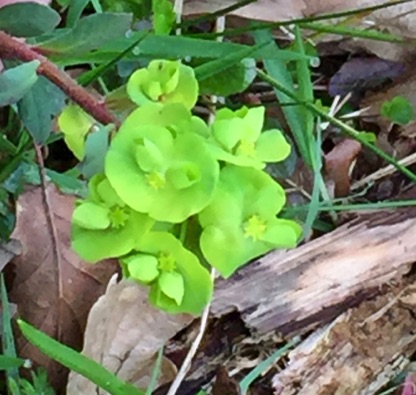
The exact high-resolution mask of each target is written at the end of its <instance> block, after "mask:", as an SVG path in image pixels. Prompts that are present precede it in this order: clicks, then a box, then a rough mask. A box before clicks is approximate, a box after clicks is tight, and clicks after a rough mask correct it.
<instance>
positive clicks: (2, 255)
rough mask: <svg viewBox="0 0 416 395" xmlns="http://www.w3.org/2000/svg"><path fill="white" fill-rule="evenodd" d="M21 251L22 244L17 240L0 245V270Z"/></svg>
mask: <svg viewBox="0 0 416 395" xmlns="http://www.w3.org/2000/svg"><path fill="white" fill-rule="evenodd" d="M21 253H22V245H21V244H20V242H19V241H18V240H13V239H12V240H10V241H9V242H7V243H3V244H1V245H0V272H2V271H3V269H4V268H5V266H6V265H7V264H8V263H9V262H10V261H11V260H12V259H13V258H14V257H15V256H17V255H20V254H21Z"/></svg>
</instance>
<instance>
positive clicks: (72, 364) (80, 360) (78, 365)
mask: <svg viewBox="0 0 416 395" xmlns="http://www.w3.org/2000/svg"><path fill="white" fill-rule="evenodd" d="M17 324H18V325H19V328H20V330H21V331H22V333H23V335H24V337H25V338H26V339H27V340H28V341H29V342H30V343H32V344H33V345H34V346H36V347H37V348H38V349H39V350H40V351H41V352H43V353H44V354H46V355H48V356H49V357H50V358H52V359H54V360H55V361H58V362H59V363H61V364H62V365H64V366H66V367H67V368H68V369H71V370H73V371H74V372H77V373H79V374H80V375H82V376H84V377H86V378H87V379H88V380H90V381H92V382H93V383H94V384H96V385H98V386H99V387H100V388H102V389H104V390H105V391H108V392H109V393H110V394H111V395H145V392H144V391H141V390H139V389H138V388H136V387H134V386H133V385H131V384H129V383H126V382H124V381H122V380H120V379H119V378H118V377H117V376H115V375H114V374H113V373H111V372H109V371H108V370H106V369H105V368H104V367H103V366H101V365H100V364H99V363H97V362H95V361H93V360H91V359H89V358H87V357H85V356H84V355H82V354H80V353H78V352H76V351H75V350H73V349H71V348H69V347H67V346H65V345H63V344H61V343H59V342H57V341H56V340H54V339H52V338H51V337H49V336H48V335H46V334H44V333H43V332H41V331H39V330H38V329H36V328H34V327H33V326H31V325H29V324H28V323H26V322H24V321H22V320H20V319H19V320H17Z"/></svg>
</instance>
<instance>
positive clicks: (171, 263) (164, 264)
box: [158, 254, 176, 272]
mask: <svg viewBox="0 0 416 395" xmlns="http://www.w3.org/2000/svg"><path fill="white" fill-rule="evenodd" d="M158 260H159V270H160V271H162V272H173V271H174V270H175V269H176V261H175V258H174V256H173V255H172V254H160V255H159V259H158Z"/></svg>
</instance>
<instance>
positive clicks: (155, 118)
mask: <svg viewBox="0 0 416 395" xmlns="http://www.w3.org/2000/svg"><path fill="white" fill-rule="evenodd" d="M127 93H128V95H129V97H130V99H131V100H132V101H133V102H134V103H136V104H137V105H138V106H139V107H138V108H136V109H135V110H133V111H132V112H131V113H130V115H128V116H127V117H126V118H125V120H124V121H123V123H122V124H121V126H120V128H119V130H118V132H117V133H116V134H115V135H114V136H113V138H112V140H111V142H110V144H109V147H108V150H107V151H106V152H105V154H104V151H105V149H106V145H105V144H104V145H103V146H102V147H101V148H100V151H101V153H98V154H97V155H96V156H95V160H96V161H98V163H99V165H97V167H96V168H95V170H94V166H93V167H92V168H91V172H90V174H89V176H91V175H92V178H91V180H90V182H89V194H88V196H87V198H86V199H83V200H80V201H78V203H77V205H76V208H75V210H74V213H73V219H72V246H73V248H74V249H75V251H76V252H77V253H78V254H79V255H80V256H81V257H82V258H83V259H85V260H87V261H89V262H96V261H99V260H101V259H105V258H118V259H119V262H120V264H121V267H122V269H123V274H124V276H125V277H127V278H130V279H132V280H133V281H137V282H138V283H141V284H144V285H147V286H149V287H150V293H149V299H150V301H151V302H152V303H153V304H154V305H155V306H157V307H159V308H161V309H164V310H166V311H168V312H170V313H182V312H184V313H190V314H196V315H197V314H200V313H201V311H202V310H203V308H204V306H205V305H206V304H207V303H208V301H209V300H210V298H211V297H212V291H213V283H212V279H211V276H210V274H209V271H208V270H207V269H208V267H209V266H212V267H214V268H216V269H217V270H218V271H219V272H220V273H221V274H222V276H223V277H229V276H230V275H231V274H232V273H233V272H234V271H235V270H237V269H238V268H239V267H241V266H242V265H244V264H245V263H247V262H248V261H249V260H250V259H253V258H256V257H258V256H259V255H262V254H264V253H266V252H268V251H270V250H272V249H276V248H291V247H294V246H295V245H296V243H297V241H298V240H299V238H300V235H301V233H302V230H301V227H300V226H299V225H298V224H297V223H295V222H293V221H290V220H286V219H278V218H277V217H276V215H277V214H278V213H279V212H280V211H281V210H282V208H283V206H284V205H285V202H286V199H285V193H284V190H283V189H282V187H281V186H280V185H279V184H278V183H277V182H276V181H274V180H273V179H272V178H271V177H270V176H269V175H268V174H267V173H266V172H265V171H264V170H263V169H264V168H265V166H266V163H273V162H280V161H282V160H284V159H285V158H286V157H287V156H288V155H289V153H290V145H289V144H288V143H287V141H286V139H285V138H284V136H283V134H282V133H281V132H280V131H279V130H277V129H271V130H266V131H264V132H263V131H262V129H263V124H264V115H265V109H264V107H255V108H251V109H249V108H246V107H243V108H241V109H239V110H237V111H231V110H229V109H226V108H224V109H222V110H219V111H218V112H217V114H216V117H215V120H214V122H213V123H212V125H207V124H206V123H205V122H204V120H203V119H201V118H199V117H197V116H194V115H192V113H191V111H190V110H191V109H192V107H193V106H194V105H195V103H196V100H197V98H198V83H197V80H196V77H195V73H194V70H193V69H192V68H191V67H189V66H185V65H183V64H182V63H180V62H179V61H167V60H154V61H151V62H150V63H149V65H148V67H147V68H143V69H139V70H137V71H135V72H133V74H132V75H131V77H130V79H129V80H128V82H127ZM92 123H93V120H92V119H90V118H88V116H86V114H84V113H83V112H80V110H79V109H78V108H77V107H74V106H72V105H70V106H68V107H67V108H66V109H65V110H64V111H63V113H62V115H61V116H60V119H59V125H60V127H61V130H62V131H63V132H64V136H65V140H66V141H67V143H68V146H69V148H70V149H72V150H73V151H74V153H75V154H77V155H78V156H79V157H81V158H83V157H84V155H85V136H86V135H87V134H88V133H89V130H90V129H91V125H92ZM95 133H96V132H95ZM93 135H94V133H92V134H89V136H88V137H91V138H92V136H93ZM90 152H91V153H93V152H94V148H93V147H91V148H90ZM100 157H104V159H103V160H104V169H102V165H101V164H102V160H101V159H100ZM94 172H95V174H94V175H93V173H94ZM188 225H189V226H188ZM190 233H191V234H190ZM190 239H192V240H199V242H197V243H196V244H195V243H193V245H191V243H189V240H190Z"/></svg>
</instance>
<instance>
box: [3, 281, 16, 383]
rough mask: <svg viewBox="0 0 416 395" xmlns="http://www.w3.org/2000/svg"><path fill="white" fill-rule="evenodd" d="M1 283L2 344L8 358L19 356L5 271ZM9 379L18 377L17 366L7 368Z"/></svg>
mask: <svg viewBox="0 0 416 395" xmlns="http://www.w3.org/2000/svg"><path fill="white" fill-rule="evenodd" d="M0 285H1V305H2V306H3V309H2V310H3V311H2V325H3V331H2V344H3V354H4V356H5V357H8V358H17V355H16V346H15V343H14V336H13V330H12V317H11V314H10V305H9V300H8V298H7V290H6V285H5V283H4V276H3V273H2V274H1V275H0ZM6 376H7V381H9V379H10V378H14V379H18V378H19V370H18V369H17V367H16V366H15V367H11V368H9V369H7V370H6Z"/></svg>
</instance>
